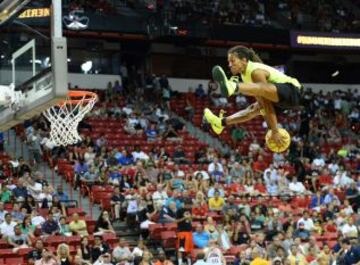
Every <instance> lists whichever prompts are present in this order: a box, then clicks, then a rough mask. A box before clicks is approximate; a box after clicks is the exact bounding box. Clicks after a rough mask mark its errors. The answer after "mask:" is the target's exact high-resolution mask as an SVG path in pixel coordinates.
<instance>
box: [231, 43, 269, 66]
mask: <svg viewBox="0 0 360 265" xmlns="http://www.w3.org/2000/svg"><path fill="white" fill-rule="evenodd" d="M228 54H235V55H236V56H237V57H238V58H239V59H243V58H245V59H246V60H249V61H252V62H257V63H262V60H261V59H260V57H259V55H257V53H256V52H255V51H254V50H253V49H251V48H247V47H245V46H242V45H237V46H234V47H232V48H231V49H229V51H228Z"/></svg>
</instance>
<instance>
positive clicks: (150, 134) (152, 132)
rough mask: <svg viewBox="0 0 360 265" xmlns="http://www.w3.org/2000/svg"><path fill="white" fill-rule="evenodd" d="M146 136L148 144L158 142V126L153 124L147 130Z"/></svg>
mask: <svg viewBox="0 0 360 265" xmlns="http://www.w3.org/2000/svg"><path fill="white" fill-rule="evenodd" d="M145 135H146V137H147V141H148V142H154V141H156V140H158V132H157V130H156V125H155V124H153V123H152V124H151V125H150V127H149V128H148V129H147V130H145Z"/></svg>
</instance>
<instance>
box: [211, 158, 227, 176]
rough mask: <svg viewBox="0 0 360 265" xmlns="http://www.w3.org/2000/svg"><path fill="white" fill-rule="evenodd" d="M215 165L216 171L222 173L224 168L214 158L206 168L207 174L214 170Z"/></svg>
mask: <svg viewBox="0 0 360 265" xmlns="http://www.w3.org/2000/svg"><path fill="white" fill-rule="evenodd" d="M215 164H216V165H217V170H218V171H220V172H224V168H223V166H222V165H221V163H220V162H219V160H218V159H217V158H216V157H215V158H214V160H213V162H211V163H210V164H209V166H208V173H210V172H213V171H214V170H215Z"/></svg>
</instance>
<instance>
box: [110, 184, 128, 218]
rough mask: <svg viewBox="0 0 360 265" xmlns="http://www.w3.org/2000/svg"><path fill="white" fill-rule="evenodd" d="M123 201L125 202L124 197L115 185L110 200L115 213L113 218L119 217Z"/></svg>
mask: <svg viewBox="0 0 360 265" xmlns="http://www.w3.org/2000/svg"><path fill="white" fill-rule="evenodd" d="M124 202H125V197H124V195H122V194H121V193H120V188H119V187H115V188H114V192H113V195H112V197H111V200H110V204H111V206H112V207H113V211H114V213H115V219H118V220H119V219H120V214H121V208H122V205H123V204H124Z"/></svg>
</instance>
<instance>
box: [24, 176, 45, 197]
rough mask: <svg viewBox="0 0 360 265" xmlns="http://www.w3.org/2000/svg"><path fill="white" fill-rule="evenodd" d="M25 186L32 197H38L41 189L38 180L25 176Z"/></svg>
mask: <svg viewBox="0 0 360 265" xmlns="http://www.w3.org/2000/svg"><path fill="white" fill-rule="evenodd" d="M25 186H26V188H27V190H28V192H29V193H30V195H31V196H33V197H34V198H38V197H39V195H40V193H41V192H42V189H43V186H42V185H41V184H40V183H39V182H35V181H34V180H33V179H32V178H31V177H28V178H26V183H25Z"/></svg>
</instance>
